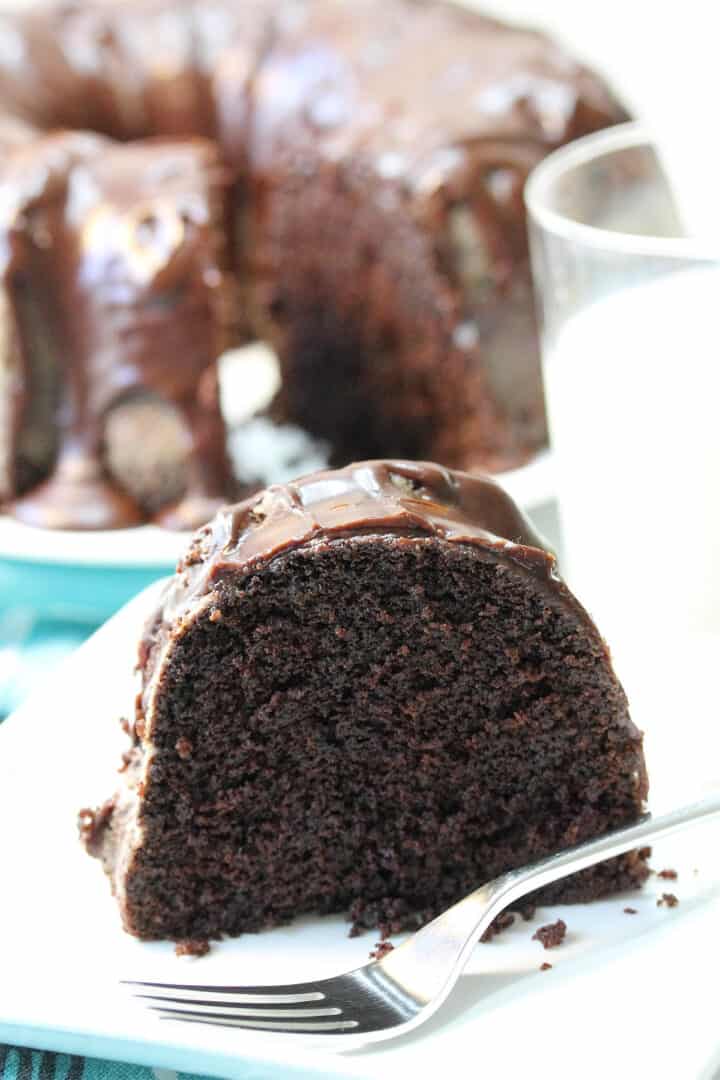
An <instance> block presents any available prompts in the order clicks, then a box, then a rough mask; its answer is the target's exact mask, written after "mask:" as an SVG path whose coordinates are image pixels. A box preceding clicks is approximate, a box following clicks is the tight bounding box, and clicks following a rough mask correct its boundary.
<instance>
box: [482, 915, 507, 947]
mask: <svg viewBox="0 0 720 1080" xmlns="http://www.w3.org/2000/svg"><path fill="white" fill-rule="evenodd" d="M514 922H515V916H514V915H513V914H512V913H511V912H509V911H502V912H500V914H499V915H498V917H497V918H496V919H493V921H492V922H491V923H490V925H489V926H488V928H487V930H486V931H485V933H484V934H483V935H482V937H481V938H480V940H481V941H482V942H483V943H484V944H485V943H487V942H488V941H492V939H493V938H494V937H497V935H498V934H501V933H502V932H503V930H507V929H508V927H510V926H512V924H513V923H514Z"/></svg>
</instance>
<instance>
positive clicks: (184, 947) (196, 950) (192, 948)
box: [175, 939, 210, 956]
mask: <svg viewBox="0 0 720 1080" xmlns="http://www.w3.org/2000/svg"><path fill="white" fill-rule="evenodd" d="M209 952H210V942H209V941H207V940H205V941H195V940H192V939H191V940H189V941H178V943H177V945H176V946H175V955H176V956H207V954H208V953H209Z"/></svg>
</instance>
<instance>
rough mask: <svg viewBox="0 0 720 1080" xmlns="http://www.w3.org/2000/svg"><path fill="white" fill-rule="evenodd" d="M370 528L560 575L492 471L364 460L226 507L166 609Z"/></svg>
mask: <svg viewBox="0 0 720 1080" xmlns="http://www.w3.org/2000/svg"><path fill="white" fill-rule="evenodd" d="M363 534H382V535H385V534H389V535H393V536H416V537H422V536H427V537H436V538H438V539H442V540H447V541H450V542H452V543H469V544H476V545H478V546H480V547H483V548H485V549H487V550H489V551H493V552H495V553H497V554H500V555H505V556H507V557H509V558H511V559H513V560H514V561H515V562H518V563H521V564H522V565H523V566H524V567H525V568H526V569H528V570H530V571H531V572H532V573H534V574H537V575H538V576H539V577H540V578H542V579H547V580H555V578H556V572H555V558H554V556H553V555H552V554H550V553H549V552H548V551H547V550H546V544H545V543H544V541H543V540H542V539H541V538H540V536H539V535H538V534H537V533H536V532H535V530H534V528H533V526H532V525H531V523H530V521H529V520H528V519H527V517H526V516H525V515H524V514H523V512H522V511H521V510H520V508H519V507H518V506H517V505H516V503H515V502H514V501H513V500H512V499H511V498H510V496H509V495H508V494H507V492H505V491H504V489H503V488H502V487H500V485H499V484H497V483H495V481H494V480H492V479H491V478H490V477H489V476H477V475H472V476H471V475H470V474H469V473H463V472H459V471H457V470H452V469H446V468H444V467H443V466H441V465H435V464H432V463H429V462H413V461H391V460H387V461H382V460H378V461H363V462H358V463H355V464H353V465H348V466H347V467H346V468H344V469H331V470H326V471H323V472H317V473H311V474H310V475H308V476H305V477H303V478H301V479H300V480H296V481H294V482H293V483H290V484H278V485H273V486H271V487H269V488H267V489H266V490H265V491H263V492H260V493H259V494H257V495H254V496H252V497H251V498H249V499H246V500H245V501H244V502H241V503H238V504H236V505H234V506H229V507H226V508H224V509H222V510H220V512H219V513H218V514H217V515H216V517H215V518H214V519H213V520H212V521H211V522H210V523H209V524H208V525H206V526H205V527H204V528H202V529H201V530H200V532H199V533H198V534H197V535H196V537H195V538H194V540H193V542H192V544H191V546H190V549H189V551H188V553H187V555H186V556H185V558H184V559H183V560H181V562H180V566H179V576H178V577H176V578H175V579H174V581H173V582H171V583H170V585H169V588H168V592H167V596H166V601H165V603H166V611H167V612H169V611H170V610H172V611H173V612H174V615H173V616H172V617H177V614H178V613H179V612H180V611H181V610H182V609H183V608H185V607H186V606H187V605H192V604H193V603H194V602H196V601H197V600H198V599H200V598H202V597H207V595H208V594H209V593H211V592H212V590H213V588H214V587H215V585H216V584H217V583H218V582H219V581H221V580H222V578H223V576H224V575H226V574H237V573H240V574H248V573H251V572H253V571H254V570H256V569H257V568H258V567H260V566H264V565H266V564H267V563H268V562H270V561H271V560H272V559H274V558H275V557H276V556H278V555H281V554H282V553H284V552H286V551H288V550H290V549H292V548H298V547H303V546H307V545H309V544H313V543H316V542H318V541H326V540H332V539H335V538H339V537H351V536H358V535H363Z"/></svg>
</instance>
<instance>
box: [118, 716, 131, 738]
mask: <svg viewBox="0 0 720 1080" xmlns="http://www.w3.org/2000/svg"><path fill="white" fill-rule="evenodd" d="M120 727H121V728H122V729H123V731H124V732H125V734H126V735H127V736H128V738H130V737H131V736H132V724H131V723H130V721H129V720H128V718H127V716H121V717H120Z"/></svg>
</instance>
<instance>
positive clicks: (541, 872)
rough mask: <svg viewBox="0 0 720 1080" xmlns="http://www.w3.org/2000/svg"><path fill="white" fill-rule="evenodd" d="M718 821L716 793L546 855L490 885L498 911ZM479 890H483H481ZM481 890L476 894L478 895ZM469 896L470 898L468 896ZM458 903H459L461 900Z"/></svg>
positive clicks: (719, 805) (719, 807) (719, 798)
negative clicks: (499, 899)
mask: <svg viewBox="0 0 720 1080" xmlns="http://www.w3.org/2000/svg"><path fill="white" fill-rule="evenodd" d="M714 817H720V791H713V792H712V793H711V794H710V795H707V796H706V797H705V798H704V799H700V800H699V801H698V802H693V803H688V804H686V805H685V806H680V807H678V808H677V809H676V810H671V811H670V813H667V814H661V815H659V816H653V815H652V814H650V813H647V814H644V815H643V816H642V818H640V820H639V821H637V822H635V823H634V824H633V825H625V826H622V827H621V828H619V829H613V831H612V832H609V833H605V834H604V835H603V836H599V837H597V838H596V839H594V840H586V841H583V842H581V843H579V844H575V845H573V847H569V848H566V849H565V850H564V851H558V852H556V853H555V854H554V855H548V856H547V858H545V859H540V860H539V861H538V862H536V863H533V864H532V865H531V866H526V867H523V868H522V869H520V870H510V871H509V872H508V873H507V874H503V875H502V877H500V878H496V879H495V882H491V883H490V884H491V885H495V884H496V885H497V887H498V888H499V889H500V890H502V895H503V897H504V900H503V903H502V907H507V905H508V903H512V902H513V901H514V900H519V899H520V898H521V897H523V896H526V895H527V894H528V893H529V892H534V891H535V890H536V889H541V888H542V887H543V886H544V885H550V884H552V882H554V881H559V880H560V879H561V878H564V877H567V876H568V875H570V874H575V873H577V872H578V871H579V870H585V869H587V867H589V866H594V865H595V864H596V863H599V862H604V861H605V859H612V858H614V857H615V856H616V855H624V854H625V853H626V852H628V851H632V850H633V849H634V848H637V847H643V846H645V845H647V844H649V843H654V842H655V841H656V840H660V839H661V838H662V837H665V836H670V835H671V834H672V833H675V832H679V831H680V830H681V829H684V828H686V827H687V826H688V825H699V824H700V823H701V822H703V821H708V820H710V819H711V818H714ZM482 888H487V886H483V887H482ZM482 888H481V889H480V890H478V891H482ZM471 895H473V894H472V893H471ZM460 903H463V901H462V900H461V901H460Z"/></svg>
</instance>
